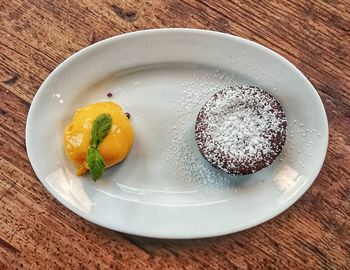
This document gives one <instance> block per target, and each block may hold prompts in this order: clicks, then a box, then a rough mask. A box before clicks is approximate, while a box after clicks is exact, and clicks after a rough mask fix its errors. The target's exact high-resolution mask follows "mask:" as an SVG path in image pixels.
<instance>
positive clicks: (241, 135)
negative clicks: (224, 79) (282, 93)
mask: <svg viewBox="0 0 350 270" xmlns="http://www.w3.org/2000/svg"><path fill="white" fill-rule="evenodd" d="M286 129H287V120H286V116H285V113H284V111H283V109H282V107H281V105H280V104H279V103H278V101H277V100H276V98H274V97H273V96H272V95H270V94H269V93H267V92H265V91H264V90H261V89H260V88H258V87H254V86H243V85H237V86H232V87H228V88H225V89H223V90H221V91H219V92H217V93H216V94H214V95H213V96H211V97H210V99H209V100H208V101H207V102H206V103H205V105H204V106H203V107H202V108H201V110H200V111H199V114H198V116H197V122H196V127H195V138H196V141H197V145H198V147H199V150H200V152H201V153H202V155H203V156H204V157H205V159H206V160H208V161H209V162H210V163H211V164H212V165H213V166H214V167H217V168H219V169H221V170H223V171H224V172H226V173H228V174H231V175H245V174H251V173H255V172H257V171H259V170H261V169H263V168H265V167H267V166H268V165H270V164H271V163H272V162H273V161H274V160H275V158H276V157H277V156H278V155H279V154H280V153H281V151H282V148H283V145H284V143H285V140H286Z"/></svg>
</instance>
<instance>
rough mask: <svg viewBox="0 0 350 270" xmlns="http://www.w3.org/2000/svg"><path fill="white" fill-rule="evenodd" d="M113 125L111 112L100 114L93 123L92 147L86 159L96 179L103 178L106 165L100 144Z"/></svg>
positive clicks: (93, 177)
mask: <svg viewBox="0 0 350 270" xmlns="http://www.w3.org/2000/svg"><path fill="white" fill-rule="evenodd" d="M111 127H112V117H111V115H110V114H106V113H103V114H101V115H99V116H98V117H97V118H96V119H95V121H94V123H93V125H92V130H91V139H90V147H89V150H88V152H87V157H86V160H87V163H88V166H89V169H90V174H91V176H92V179H93V180H94V181H96V180H97V179H99V178H101V176H102V175H103V171H104V169H105V167H106V165H105V162H104V160H103V157H102V156H101V154H100V152H99V151H98V146H99V145H100V144H101V143H102V141H103V139H104V138H105V137H106V136H107V134H108V132H109V130H110V129H111Z"/></svg>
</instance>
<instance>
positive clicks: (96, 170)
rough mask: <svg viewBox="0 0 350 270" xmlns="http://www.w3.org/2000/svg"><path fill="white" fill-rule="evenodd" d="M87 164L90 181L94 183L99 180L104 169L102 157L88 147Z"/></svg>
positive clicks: (94, 149)
mask: <svg viewBox="0 0 350 270" xmlns="http://www.w3.org/2000/svg"><path fill="white" fill-rule="evenodd" d="M87 162H88V165H89V169H90V174H91V176H92V179H93V180H94V181H96V180H97V179H99V178H101V176H102V175H103V171H104V169H105V167H106V165H105V162H104V160H103V157H102V156H101V154H100V152H99V151H98V150H97V149H96V148H93V147H90V148H89V150H88V153H87Z"/></svg>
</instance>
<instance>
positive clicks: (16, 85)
mask: <svg viewBox="0 0 350 270" xmlns="http://www.w3.org/2000/svg"><path fill="white" fill-rule="evenodd" d="M160 27H192V28H205V29H212V30H216V31H222V32H228V33H231V34H234V35H238V36H241V37H244V38H248V39H250V40H253V41H257V42H259V43H261V44H263V45H265V46H267V47H269V48H271V49H273V50H275V51H276V52H278V53H280V54H281V55H283V56H284V57H286V58H287V59H288V60H290V61H291V62H292V63H294V64H295V65H296V66H297V67H298V68H299V69H300V70H301V71H302V72H303V73H304V74H305V75H306V76H307V77H308V78H309V79H310V80H311V82H312V83H313V85H314V86H315V87H316V89H317V90H318V93H319V95H320V96H321V98H322V101H323V103H324V105H325V108H326V111H327V115H328V120H329V131H330V136H329V148H328V153H327V157H326V161H325V164H324V166H323V168H322V171H321V173H320V175H319V176H318V178H317V179H316V181H315V183H314V184H313V185H312V187H311V188H310V189H309V190H308V191H307V192H306V194H305V195H304V196H303V197H302V198H301V199H300V200H299V201H298V202H297V203H296V204H295V205H294V206H292V207H291V208H289V209H288V210H287V211H285V212H284V213H282V214H281V215H279V216H278V217H276V218H274V219H273V220H270V221H269V222H266V223H264V224H262V225H260V226H258V227H255V228H252V229H249V230H246V231H243V232H239V233H235V234H232V235H227V236H222V237H216V238H210V239H199V240H157V239H147V238H142V237H135V236H132V235H126V234H122V233H118V232H114V231H110V230H107V229H104V228H101V227H99V226H96V225H93V224H91V223H89V222H87V221H85V220H83V219H82V218H80V217H78V216H77V215H75V214H73V213H72V212H71V211H70V210H68V209H66V208H65V207H64V206H63V205H61V204H60V203H58V202H57V201H56V200H55V199H54V198H53V197H52V196H51V195H50V194H49V193H48V191H46V189H45V188H44V187H43V185H42V184H41V183H40V182H39V180H38V179H37V177H36V176H35V174H34V172H33V170H32V168H31V166H30V163H29V160H28V157H27V154H26V149H25V124H26V117H27V113H28V109H29V106H30V103H31V101H32V98H33V96H34V95H35V92H36V91H37V89H38V88H39V86H40V85H41V83H42V82H43V80H44V79H45V78H46V77H47V76H48V74H49V73H50V72H51V71H52V70H53V69H54V68H55V67H56V66H57V65H58V64H59V63H61V62H62V61H63V60H64V59H66V58H67V57H69V56H70V55H71V54H72V53H74V52H76V51H78V50H80V49H82V48H83V47H86V46H88V45H90V44H92V43H94V42H96V41H99V40H102V39H105V38H107V37H110V36H114V35H118V34H120V33H125V32H130V31H135V30H140V29H147V28H160ZM0 48H1V50H0V104H1V105H0V110H1V116H0V117H1V118H0V149H1V151H0V269H15V268H19V269H49V268H52V269H58V268H65V269H75V268H80V269H83V268H90V269H106V268H113V269H167V268H169V269H288V268H289V269H350V257H349V256H350V255H349V250H350V241H349V235H350V226H349V219H350V218H349V215H350V203H349V197H350V182H349V180H350V166H349V165H350V136H349V134H350V2H349V1H348V0H337V1H336V0H328V1H321V0H319V1H299V0H293V1H264V0H262V1H225V0H217V1H204V0H202V1H195V0H184V1H179V0H167V1H162V0H154V1H152V0H147V1H126V0H103V1H98V0H91V1H88V0H80V1H70V0H66V1H60V0H56V1H51V0H28V1H21V0H12V1H4V0H3V1H1V4H0Z"/></svg>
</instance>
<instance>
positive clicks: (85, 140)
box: [64, 102, 133, 175]
mask: <svg viewBox="0 0 350 270" xmlns="http://www.w3.org/2000/svg"><path fill="white" fill-rule="evenodd" d="M102 114H108V115H110V117H111V119H112V120H111V127H110V129H109V131H108V134H107V135H106V137H104V139H103V140H102V142H101V143H100V144H99V145H98V151H99V153H100V155H101V156H102V158H103V160H104V164H105V166H106V167H110V166H113V165H115V164H117V163H118V162H120V161H122V160H123V159H124V158H125V157H126V156H127V155H128V153H129V152H130V149H131V146H132V143H133V130H132V126H131V124H130V120H129V119H128V117H127V116H126V115H125V113H124V111H123V109H122V108H121V107H120V106H119V105H118V104H116V103H113V102H98V103H95V104H91V105H88V106H86V107H83V108H80V109H78V110H77V111H76V112H75V114H74V116H73V120H72V122H71V123H70V124H69V125H68V126H67V127H66V129H65V132H64V149H65V152H66V155H67V156H68V158H69V159H70V160H71V161H72V162H73V164H74V165H75V167H76V168H77V175H82V174H85V173H86V172H87V171H88V170H89V166H88V161H87V153H88V150H89V147H90V142H91V131H92V127H93V124H94V121H95V119H96V118H97V117H99V116H100V115H102Z"/></svg>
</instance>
